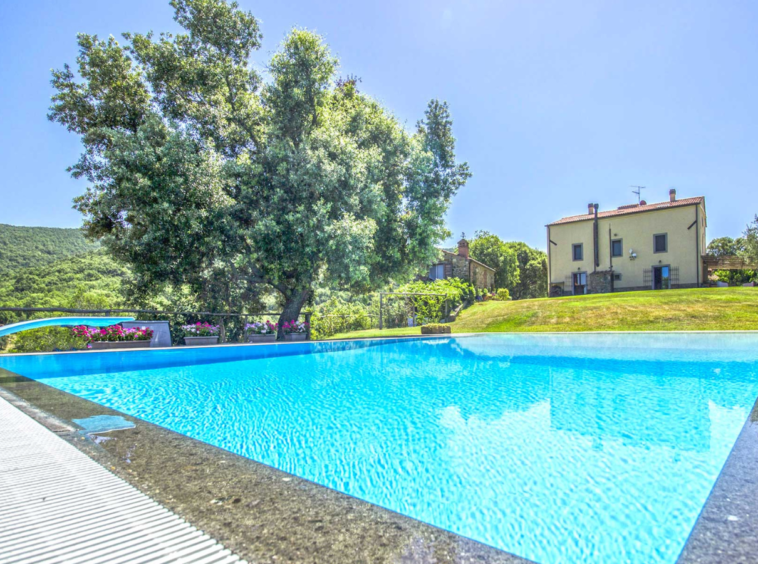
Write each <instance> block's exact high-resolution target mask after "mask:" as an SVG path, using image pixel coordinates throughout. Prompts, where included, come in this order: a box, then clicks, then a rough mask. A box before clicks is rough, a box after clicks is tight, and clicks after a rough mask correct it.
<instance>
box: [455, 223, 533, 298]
mask: <svg viewBox="0 0 758 564" xmlns="http://www.w3.org/2000/svg"><path fill="white" fill-rule="evenodd" d="M469 253H471V257H472V258H474V259H476V260H478V261H480V262H483V263H484V264H486V265H488V266H491V267H492V268H494V269H495V286H497V287H499V288H507V289H508V291H509V292H510V295H511V297H512V298H513V299H514V300H523V299H529V298H543V297H545V296H547V255H546V254H545V253H543V252H542V251H538V250H537V249H533V248H532V247H530V246H529V245H527V244H526V243H521V242H517V241H514V242H509V243H506V242H504V241H502V240H501V239H500V237H498V236H497V235H493V234H491V233H488V232H487V231H478V232H477V233H476V237H475V238H474V240H473V241H471V242H470V243H469Z"/></svg>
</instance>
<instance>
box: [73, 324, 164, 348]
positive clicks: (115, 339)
mask: <svg viewBox="0 0 758 564" xmlns="http://www.w3.org/2000/svg"><path fill="white" fill-rule="evenodd" d="M71 332H72V333H73V334H74V335H75V336H76V337H81V338H83V339H85V340H86V341H87V347H88V348H92V349H124V348H130V349H131V348H140V347H147V346H150V340H151V339H152V338H153V330H152V329H150V328H149V327H133V328H129V329H124V328H123V327H121V325H111V326H110V327H99V328H98V327H95V328H92V329H90V328H88V327H86V326H85V325H79V326H77V327H74V328H72V329H71Z"/></svg>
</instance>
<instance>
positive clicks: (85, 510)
mask: <svg viewBox="0 0 758 564" xmlns="http://www.w3.org/2000/svg"><path fill="white" fill-rule="evenodd" d="M31 562H34V563H40V564H42V563H45V564H53V563H61V564H63V563H65V564H77V563H82V564H84V563H86V564H97V563H103V564H105V563H108V564H119V563H127V562H128V563H129V564H139V563H141V562H151V563H162V564H163V563H165V564H168V563H171V562H176V563H178V562H181V563H197V564H199V563H203V564H205V563H207V564H211V563H214V564H215V563H218V564H221V563H228V562H241V561H240V559H239V558H238V557H237V556H235V555H234V554H232V553H231V552H230V551H228V550H226V549H225V548H224V547H223V546H221V545H220V544H218V543H217V542H216V541H215V540H213V539H212V538H210V537H208V536H207V535H204V534H203V533H202V532H200V531H198V530H197V529H196V528H194V527H193V526H191V525H189V524H188V523H187V522H185V521H183V520H182V519H180V518H179V517H178V516H176V515H174V514H173V513H171V512H170V511H168V510H167V509H165V508H164V507H162V506H160V505H159V504H157V503H156V502H154V501H153V500H152V499H150V498H149V497H147V496H146V495H144V494H142V493H140V492H139V491H138V490H136V489H135V488H133V487H132V486H130V485H129V484H127V483H126V482H124V481H123V480H121V479H120V478H117V477H116V476H114V475H113V474H111V473H110V472H108V471H107V470H106V469H105V468H103V467H102V466H100V465H99V464H97V463H96V462H95V461H94V460H92V459H90V458H89V457H88V456H87V455H85V454H84V453H82V452H80V451H79V450H77V449H76V448H75V447H73V446H72V445H70V444H68V443H67V442H66V441H64V440H63V439H61V438H60V437H58V436H56V435H55V434H54V433H52V432H51V431H48V430H47V429H45V428H44V427H43V426H42V425H40V424H39V423H37V422H36V421H34V420H33V419H31V418H30V417H28V416H27V415H25V414H24V413H22V412H21V411H19V410H18V409H17V408H15V407H13V406H12V405H11V404H9V403H8V402H7V401H5V400H4V399H2V398H0V563H2V564H11V563H13V564H21V563H31Z"/></svg>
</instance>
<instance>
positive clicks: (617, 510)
mask: <svg viewBox="0 0 758 564" xmlns="http://www.w3.org/2000/svg"><path fill="white" fill-rule="evenodd" d="M756 344H758V335H752V334H722V335H715V334H700V335H698V334H644V335H640V334H637V335H632V334H616V335H608V334H604V335H603V334H577V335H486V336H485V335H476V336H469V337H454V338H431V339H414V340H395V341H383V342H382V341H379V342H377V341H363V342H347V343H302V344H292V345H272V346H252V347H251V346H241V347H216V348H203V349H171V350H165V351H125V352H120V351H119V352H105V353H84V354H57V355H31V356H16V357H0V367H3V368H7V369H8V370H11V371H14V372H17V373H19V374H23V375H26V376H29V377H32V378H35V379H39V380H42V381H44V383H46V384H48V385H50V386H53V387H55V388H58V389H60V390H63V391H66V392H69V393H72V394H76V395H78V396H81V397H84V398H86V399H90V400H92V401H95V402H98V403H100V404H103V405H107V406H108V407H112V408H114V409H117V410H120V411H122V412H125V413H128V414H130V415H134V416H136V417H140V418H143V419H145V420H148V421H151V422H153V423H156V424H159V425H163V426H165V427H167V428H170V429H172V430H174V431H178V432H180V433H184V434H186V435H188V436H190V437H193V438H196V439H199V440H202V441H205V442H208V443H211V444H214V445H216V446H219V447H222V448H225V449H228V450H230V451H232V452H235V453H237V454H240V455H242V456H247V457H249V458H252V459H254V460H257V461H259V462H263V463H265V464H269V465H271V466H274V467H276V468H279V469H282V470H284V471H287V472H291V473H293V474H296V475H298V476H301V477H303V478H306V479H309V480H313V481H315V482H317V483H320V484H323V485H325V486H328V487H330V488H334V489H336V490H339V491H342V492H345V493H347V494H350V495H353V496H356V497H359V498H361V499H364V500H367V501H369V502H372V503H376V504H378V505H382V506H384V507H387V508H389V509H392V510H395V511H398V512H400V513H403V514H405V515H408V516H410V517H414V518H416V519H420V520H422V521H425V522H427V523H431V524H433V525H436V526H438V527H442V528H444V529H447V530H450V531H453V532H455V533H458V534H461V535H464V536H467V537H470V538H473V539H476V540H479V541H482V542H484V543H487V544H490V545H493V546H496V547H498V548H501V549H503V550H506V551H508V552H511V553H514V554H517V555H520V556H523V557H525V558H529V559H531V560H534V561H536V562H540V563H543V564H552V563H556V562H577V563H584V562H587V563H590V562H592V563H616V562H632V563H635V564H636V563H640V564H642V563H645V564H647V563H652V562H661V563H673V562H675V561H676V559H677V556H678V554H679V552H680V551H681V549H682V547H683V546H684V543H685V542H686V540H687V537H688V535H689V532H690V530H691V529H692V526H693V525H694V523H695V521H696V519H697V517H698V514H699V512H700V510H701V508H702V506H703V504H704V502H705V500H706V499H707V497H708V495H709V493H710V491H711V488H712V487H713V484H714V482H715V480H716V478H717V477H718V474H719V472H720V470H721V468H722V466H723V464H724V462H725V460H726V458H727V456H728V455H729V452H730V450H731V448H732V445H733V444H734V442H735V440H736V438H737V436H738V434H739V433H740V431H741V429H742V427H743V425H744V423H745V421H746V419H747V417H748V414H749V412H750V410H751V408H752V406H753V404H754V403H755V401H756V398H757V397H758V363H757V362H756V360H758V353H756V351H758V347H756Z"/></svg>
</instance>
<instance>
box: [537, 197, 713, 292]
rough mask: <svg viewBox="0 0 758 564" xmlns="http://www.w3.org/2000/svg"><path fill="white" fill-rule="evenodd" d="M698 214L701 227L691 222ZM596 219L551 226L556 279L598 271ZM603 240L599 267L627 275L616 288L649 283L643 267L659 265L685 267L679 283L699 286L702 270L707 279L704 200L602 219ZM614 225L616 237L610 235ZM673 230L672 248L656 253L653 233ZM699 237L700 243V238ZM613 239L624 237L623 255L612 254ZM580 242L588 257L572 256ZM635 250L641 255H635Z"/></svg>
mask: <svg viewBox="0 0 758 564" xmlns="http://www.w3.org/2000/svg"><path fill="white" fill-rule="evenodd" d="M696 210H698V212H697V217H698V222H699V225H698V226H693V227H692V228H691V229H688V227H690V225H692V223H693V222H694V221H695V217H696ZM592 225H593V221H592V220H587V221H578V222H575V223H566V224H562V225H551V226H548V233H549V238H550V239H551V240H552V241H554V242H555V243H557V245H553V244H552V243H550V242H548V247H549V253H550V256H549V261H548V265H549V277H550V283H551V284H560V283H564V282H565V281H566V278H567V276H568V275H569V274H571V273H573V272H587V273H590V272H592V271H593V270H594V269H595V267H594V264H593V261H594V254H593V237H592ZM598 227H599V229H598V241H599V245H598V248H599V253H600V256H599V258H600V265H599V266H598V267H597V270H609V269H611V268H613V271H614V272H616V273H620V274H621V280H620V281H615V282H614V289H615V290H625V289H638V288H643V287H644V285H643V271H644V269H646V268H652V267H653V266H666V265H668V266H671V267H679V285H680V286H683V285H696V284H697V283H698V272H700V280H699V283H700V284H702V283H703V280H702V258H701V257H702V255H703V254H705V245H706V235H705V228H706V216H705V209H704V207H703V206H702V205H691V206H682V207H676V208H669V209H662V210H655V211H648V212H640V213H632V214H628V215H621V216H615V217H608V218H600V219H599V220H598ZM609 229H610V236H609ZM661 233H666V234H667V235H668V250H667V252H664V253H654V252H653V235H654V234H661ZM698 236H699V239H700V240H699V242H698ZM611 239H622V240H623V255H622V256H620V257H613V258H611V256H610V244H611ZM575 243H582V244H583V245H584V257H583V260H581V261H574V260H572V253H571V246H572V244H575ZM630 249H633V250H634V252H635V253H636V254H637V258H636V259H634V260H631V259H630V258H629V250H630Z"/></svg>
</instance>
